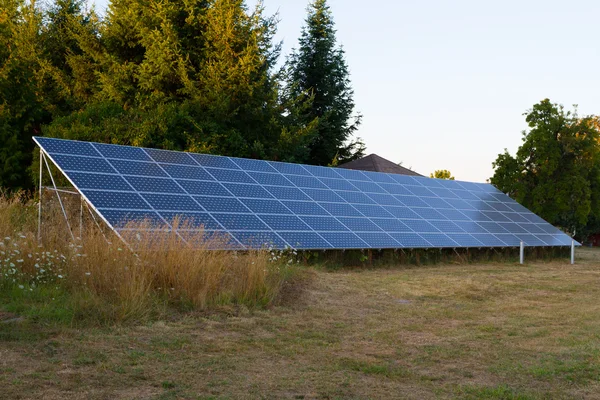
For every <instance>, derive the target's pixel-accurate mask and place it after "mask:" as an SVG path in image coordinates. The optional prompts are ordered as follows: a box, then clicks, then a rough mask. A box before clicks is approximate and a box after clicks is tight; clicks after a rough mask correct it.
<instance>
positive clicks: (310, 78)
mask: <svg viewBox="0 0 600 400" xmlns="http://www.w3.org/2000/svg"><path fill="white" fill-rule="evenodd" d="M335 33H336V31H335V25H334V21H333V15H332V12H331V9H330V8H329V6H328V4H327V0H315V1H314V2H313V3H311V4H310V5H309V7H308V17H307V19H306V25H305V26H304V28H303V29H302V36H301V37H300V46H299V48H298V49H297V50H295V51H294V52H293V54H292V55H291V56H290V58H289V59H288V62H287V68H288V70H289V85H290V87H291V93H292V94H293V95H294V96H295V97H297V96H300V95H301V94H303V93H308V94H310V95H311V96H313V102H312V105H311V107H309V108H308V109H306V110H304V111H303V112H302V113H301V115H302V117H303V119H304V120H305V122H306V123H307V124H308V123H309V122H310V121H313V120H315V119H316V120H318V125H317V133H316V136H315V137H314V138H313V140H312V141H311V143H310V145H309V150H310V154H309V158H308V160H307V162H309V163H311V164H317V165H329V164H333V165H337V163H339V162H345V161H351V160H354V159H357V158H360V157H363V156H364V150H365V148H364V144H363V143H362V141H361V140H360V139H357V140H352V136H353V135H354V133H355V132H356V130H357V129H358V127H359V125H360V122H361V116H360V115H355V114H354V100H353V97H354V91H353V90H352V87H351V84H350V78H349V71H348V66H347V65H346V61H345V58H344V51H343V49H342V48H341V47H339V46H338V45H337V43H336V37H335Z"/></svg>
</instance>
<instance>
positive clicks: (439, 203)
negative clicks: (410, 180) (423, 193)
mask: <svg viewBox="0 0 600 400" xmlns="http://www.w3.org/2000/svg"><path fill="white" fill-rule="evenodd" d="M422 200H423V201H424V202H425V203H426V204H427V205H428V206H429V207H433V208H453V207H452V206H451V205H450V204H448V203H446V202H445V201H444V200H443V199H440V198H439V197H424V198H423V199H422Z"/></svg>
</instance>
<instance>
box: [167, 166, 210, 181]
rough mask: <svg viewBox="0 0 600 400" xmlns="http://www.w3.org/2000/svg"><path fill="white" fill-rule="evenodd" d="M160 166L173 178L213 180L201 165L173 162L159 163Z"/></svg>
mask: <svg viewBox="0 0 600 400" xmlns="http://www.w3.org/2000/svg"><path fill="white" fill-rule="evenodd" d="M161 167H162V168H163V169H164V170H165V171H166V172H167V174H169V175H170V176H171V177H173V178H179V179H194V180H199V181H214V178H213V177H212V176H211V175H210V174H209V173H208V172H206V170H205V169H204V168H202V167H192V166H187V165H173V164H161Z"/></svg>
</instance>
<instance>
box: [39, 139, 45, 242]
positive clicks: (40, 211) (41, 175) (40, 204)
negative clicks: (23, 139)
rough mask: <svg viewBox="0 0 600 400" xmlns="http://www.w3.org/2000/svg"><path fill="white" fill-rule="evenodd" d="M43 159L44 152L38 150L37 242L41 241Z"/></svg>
mask: <svg viewBox="0 0 600 400" xmlns="http://www.w3.org/2000/svg"><path fill="white" fill-rule="evenodd" d="M43 157H44V152H43V151H42V149H41V148H40V182H39V187H40V189H39V191H40V192H39V199H38V200H39V202H38V241H39V242H41V241H42V178H43V172H44V169H43V168H42V164H43V162H42V160H43Z"/></svg>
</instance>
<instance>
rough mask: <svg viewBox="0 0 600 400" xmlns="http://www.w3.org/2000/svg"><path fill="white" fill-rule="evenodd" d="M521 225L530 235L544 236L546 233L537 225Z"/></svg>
mask: <svg viewBox="0 0 600 400" xmlns="http://www.w3.org/2000/svg"><path fill="white" fill-rule="evenodd" d="M519 225H521V227H523V228H524V229H525V230H527V232H529V233H534V234H544V233H546V231H544V230H543V229H542V228H540V227H539V226H538V225H536V224H519Z"/></svg>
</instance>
